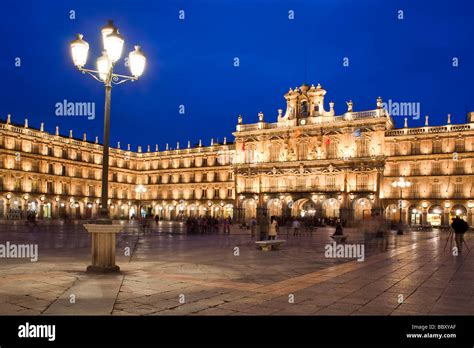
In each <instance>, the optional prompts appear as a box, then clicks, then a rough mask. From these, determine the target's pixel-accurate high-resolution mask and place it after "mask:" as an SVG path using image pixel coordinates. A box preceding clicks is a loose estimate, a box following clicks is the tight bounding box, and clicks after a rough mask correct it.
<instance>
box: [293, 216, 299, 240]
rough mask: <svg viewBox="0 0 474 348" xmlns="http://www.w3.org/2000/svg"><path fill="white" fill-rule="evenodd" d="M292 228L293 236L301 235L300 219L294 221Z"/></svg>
mask: <svg viewBox="0 0 474 348" xmlns="http://www.w3.org/2000/svg"><path fill="white" fill-rule="evenodd" d="M291 227H293V236H298V234H299V233H300V222H299V220H298V219H294V220H293V222H292V224H291Z"/></svg>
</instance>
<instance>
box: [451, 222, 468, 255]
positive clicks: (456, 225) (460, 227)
mask: <svg viewBox="0 0 474 348" xmlns="http://www.w3.org/2000/svg"><path fill="white" fill-rule="evenodd" d="M451 227H452V228H453V230H454V235H455V241H456V247H457V248H458V252H459V253H462V244H463V242H464V233H466V232H467V231H468V230H469V225H468V224H467V222H466V221H464V220H463V219H461V218H460V217H459V216H456V217H455V218H454V219H453V223H452V224H451Z"/></svg>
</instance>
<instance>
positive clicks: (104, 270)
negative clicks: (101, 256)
mask: <svg viewBox="0 0 474 348" xmlns="http://www.w3.org/2000/svg"><path fill="white" fill-rule="evenodd" d="M119 272H120V267H119V266H117V265H115V266H111V267H99V266H94V265H90V266H87V273H95V274H103V273H119Z"/></svg>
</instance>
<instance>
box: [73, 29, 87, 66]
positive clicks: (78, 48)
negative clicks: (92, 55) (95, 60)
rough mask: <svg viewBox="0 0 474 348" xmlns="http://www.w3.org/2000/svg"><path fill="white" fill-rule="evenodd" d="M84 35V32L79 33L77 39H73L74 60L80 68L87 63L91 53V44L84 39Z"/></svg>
mask: <svg viewBox="0 0 474 348" xmlns="http://www.w3.org/2000/svg"><path fill="white" fill-rule="evenodd" d="M83 37H84V36H83V35H82V34H77V37H76V39H75V40H73V41H71V55H72V61H73V62H74V65H75V66H77V67H78V68H80V67H83V66H84V65H86V62H87V55H88V53H89V44H88V43H87V42H86V41H84V40H83V39H82V38H83Z"/></svg>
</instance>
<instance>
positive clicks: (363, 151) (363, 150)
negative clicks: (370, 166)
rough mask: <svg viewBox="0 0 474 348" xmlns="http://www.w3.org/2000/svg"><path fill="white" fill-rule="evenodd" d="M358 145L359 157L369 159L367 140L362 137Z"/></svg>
mask: <svg viewBox="0 0 474 348" xmlns="http://www.w3.org/2000/svg"><path fill="white" fill-rule="evenodd" d="M358 145H359V146H358V157H367V156H368V155H369V151H368V142H367V139H365V137H361V138H360V139H359V144H358Z"/></svg>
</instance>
